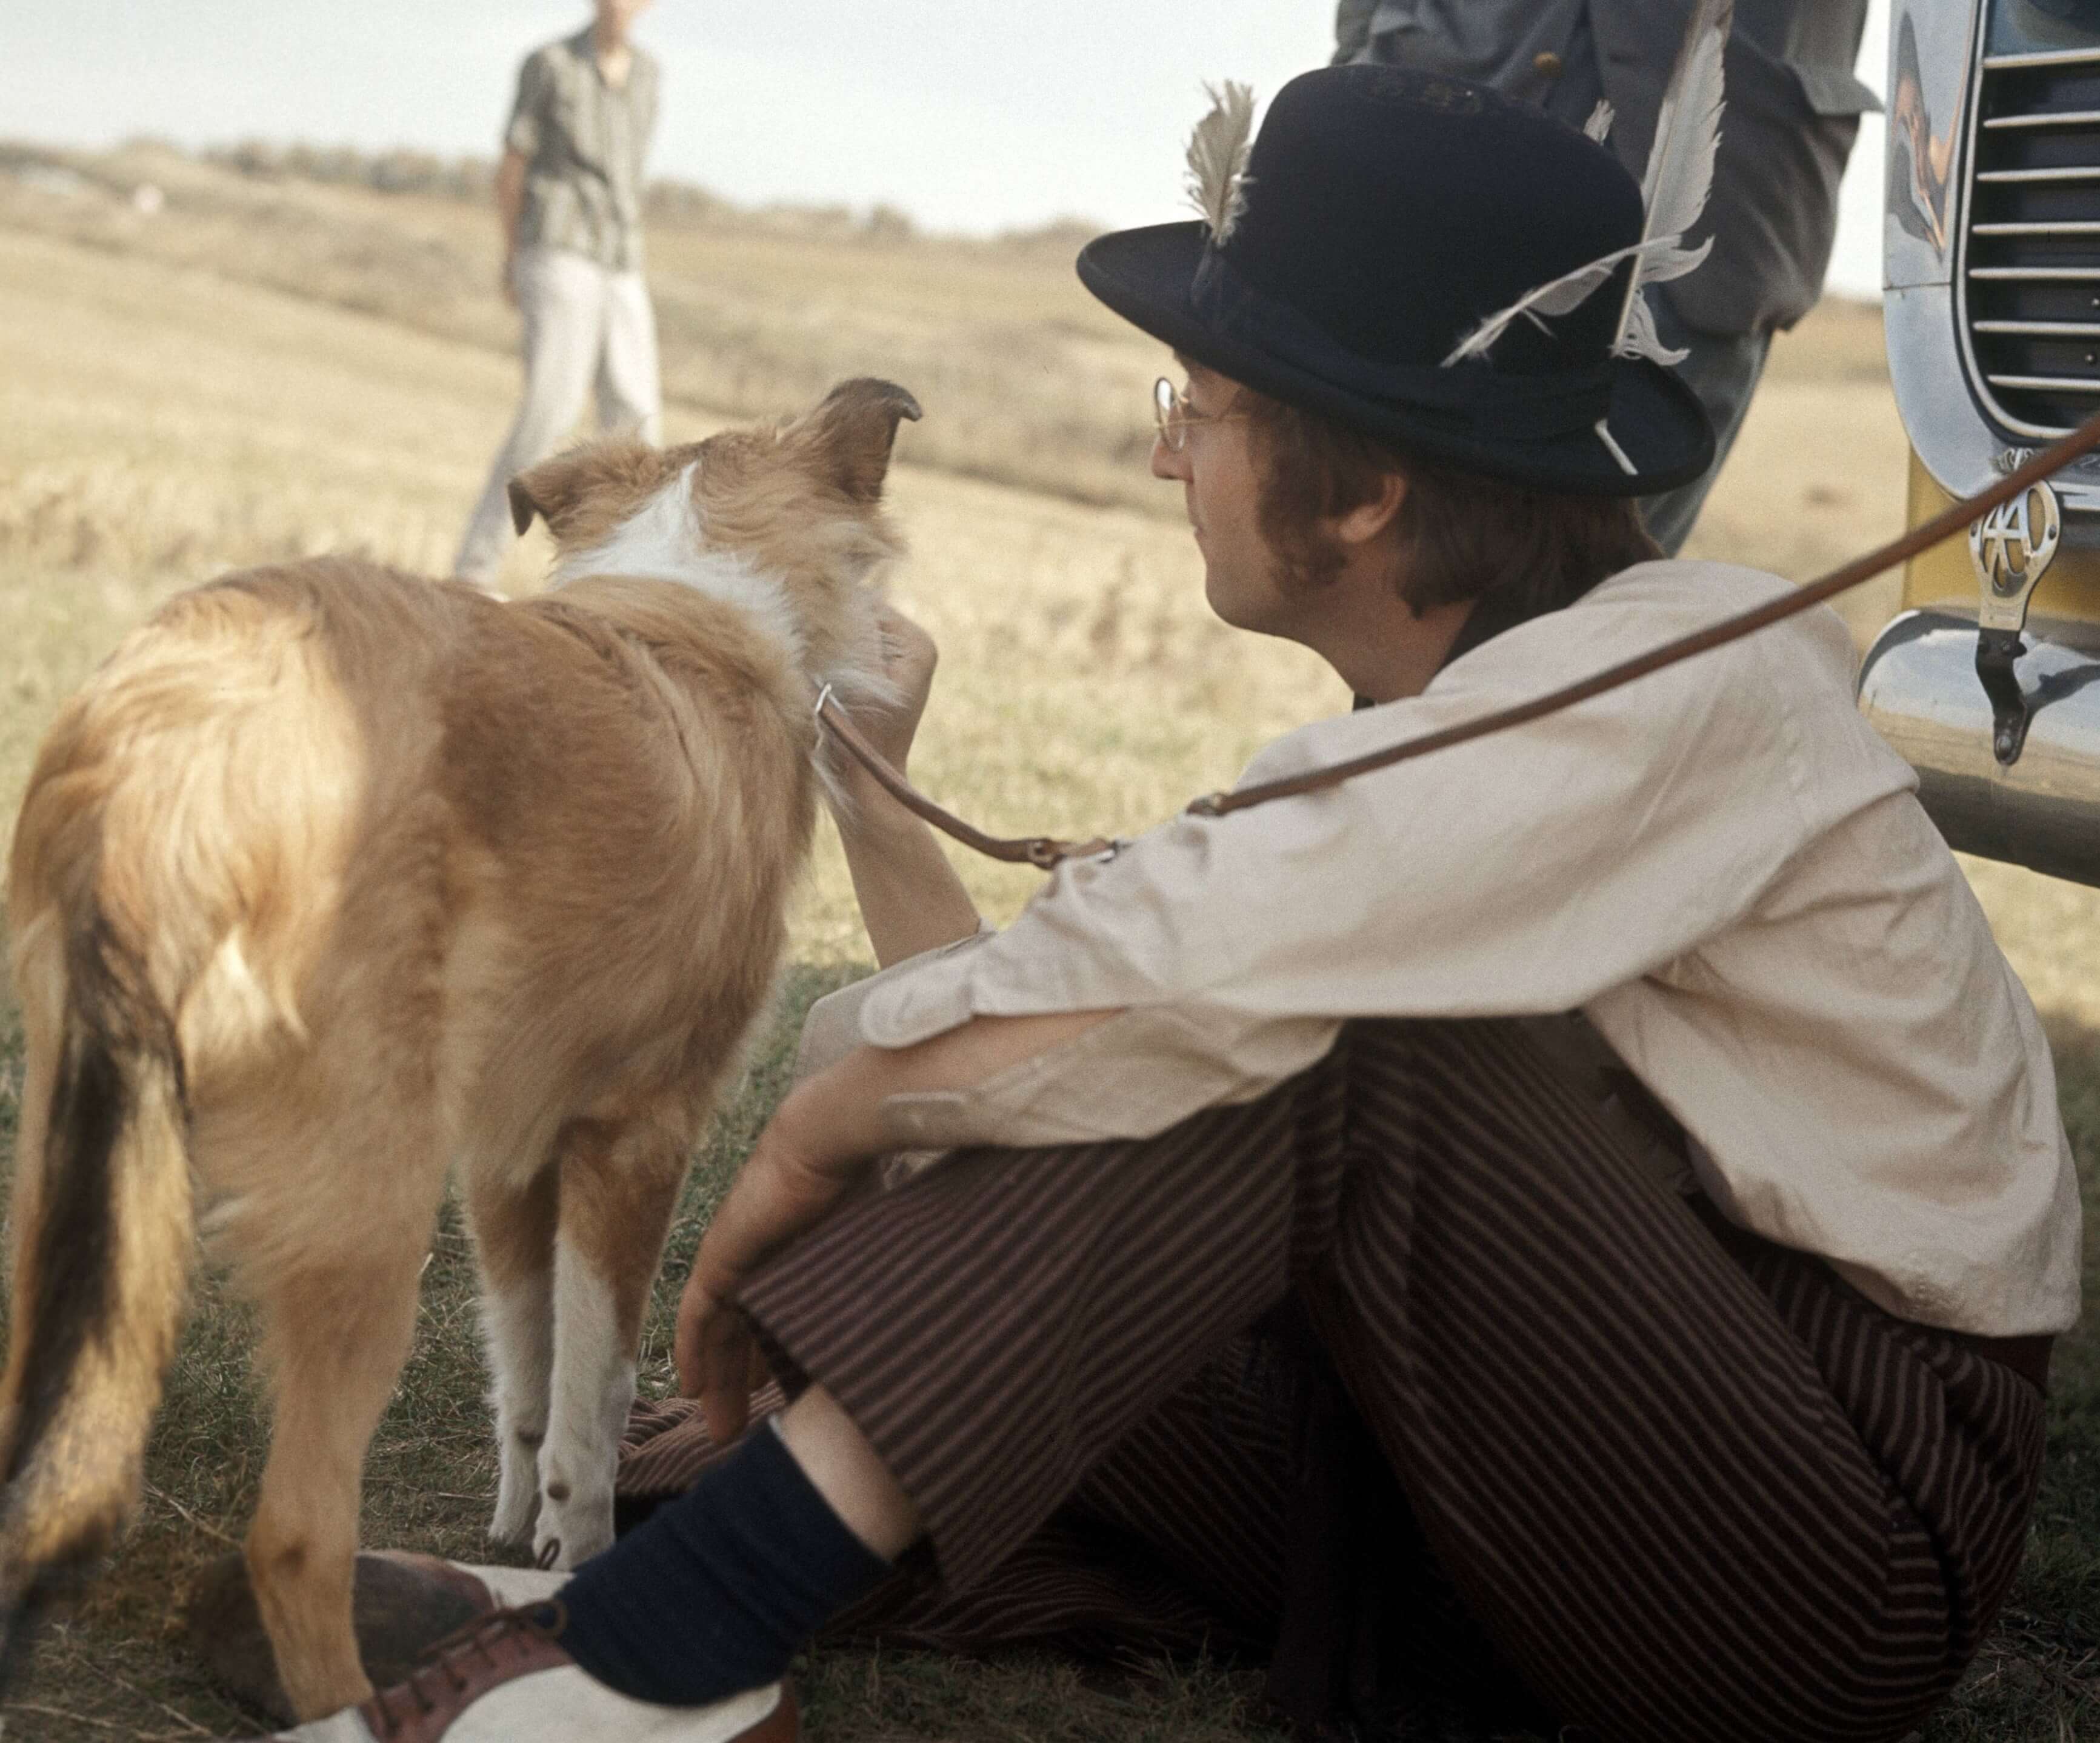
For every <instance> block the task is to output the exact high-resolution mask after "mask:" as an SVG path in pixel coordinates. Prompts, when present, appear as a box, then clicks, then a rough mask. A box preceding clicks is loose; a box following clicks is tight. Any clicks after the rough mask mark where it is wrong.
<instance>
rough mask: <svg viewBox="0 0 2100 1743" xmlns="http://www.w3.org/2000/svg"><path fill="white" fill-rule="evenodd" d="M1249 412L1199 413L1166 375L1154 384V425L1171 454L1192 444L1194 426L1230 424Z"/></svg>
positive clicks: (1187, 397)
mask: <svg viewBox="0 0 2100 1743" xmlns="http://www.w3.org/2000/svg"><path fill="white" fill-rule="evenodd" d="M1246 415H1247V414H1246V413H1244V412H1199V411H1198V410H1197V409H1196V408H1194V407H1193V406H1192V405H1190V404H1189V396H1188V395H1186V394H1185V393H1183V392H1182V391H1181V390H1180V388H1178V387H1176V386H1175V385H1174V384H1173V382H1170V381H1169V380H1167V377H1165V376H1163V375H1162V376H1161V377H1159V379H1158V381H1156V382H1154V383H1153V384H1152V422H1153V426H1154V428H1155V429H1156V430H1158V432H1159V439H1160V442H1161V443H1162V445H1163V446H1164V447H1165V448H1166V449H1167V452H1168V453H1170V454H1178V453H1180V452H1181V451H1182V449H1184V448H1186V447H1187V446H1188V445H1189V427H1190V426H1192V425H1194V424H1229V423H1232V422H1233V421H1235V420H1237V419H1239V418H1242V417H1246Z"/></svg>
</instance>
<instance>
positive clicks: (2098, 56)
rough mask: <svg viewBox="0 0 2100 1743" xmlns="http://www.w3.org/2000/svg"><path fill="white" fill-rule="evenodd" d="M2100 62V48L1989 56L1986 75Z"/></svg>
mask: <svg viewBox="0 0 2100 1743" xmlns="http://www.w3.org/2000/svg"><path fill="white" fill-rule="evenodd" d="M2093 61H2100V48H2045V49H2038V50H2036V51H2033V52H2032V53H2030V54H2025V55H1985V56H1984V57H1983V70H1984V71H1985V72H1986V73H2017V72H2018V71H2019V69H2020V68H2023V67H2076V66H2083V65H2085V64H2089V63H2090V62H2093Z"/></svg>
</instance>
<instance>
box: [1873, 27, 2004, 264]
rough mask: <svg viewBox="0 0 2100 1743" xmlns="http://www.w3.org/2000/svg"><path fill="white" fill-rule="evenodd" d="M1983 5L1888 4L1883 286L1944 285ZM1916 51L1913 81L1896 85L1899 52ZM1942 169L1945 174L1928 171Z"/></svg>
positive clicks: (1951, 251)
mask: <svg viewBox="0 0 2100 1743" xmlns="http://www.w3.org/2000/svg"><path fill="white" fill-rule="evenodd" d="M1981 10H1982V7H1981V0H1890V5H1889V35H1888V51H1889V81H1890V89H1889V92H1888V107H1889V124H1888V128H1887V133H1886V147H1885V149H1884V152H1883V154H1882V213H1883V218H1882V283H1883V285H1885V286H1887V287H1889V288H1891V289H1895V288H1900V287H1907V286H1909V285H1943V284H1945V283H1946V282H1947V280H1948V275H1949V274H1950V273H1951V272H1952V270H1953V255H1954V233H1955V226H1956V223H1957V214H1958V212H1959V210H1960V207H1961V202H1962V197H1963V194H1962V187H1961V179H1960V175H1959V173H1958V169H1957V166H1958V165H1959V164H1960V162H1961V142H1962V139H1963V138H1964V137H1965V135H1966V134H1967V132H1968V130H1969V95H1970V84H1971V80H1970V73H1971V71H1972V67H1971V60H1972V59H1973V57H1974V55H1975V54H1976V53H1977V51H1978V48H1979V42H1980V41H1981V39H1980V38H1979V37H1978V35H1977V15H1978V13H1979V11H1981ZM1904 41H1910V42H1915V43H1916V45H1917V64H1916V73H1917V78H1916V81H1915V82H1913V81H1912V80H1911V79H1910V78H1909V77H1900V78H1899V76H1898V68H1897V66H1896V63H1897V61H1898V60H1899V59H1903V60H1904V72H1905V73H1908V71H1909V70H1910V63H1909V60H1908V57H1904V56H1899V52H1898V44H1899V42H1904ZM1933 165H1943V166H1944V174H1941V173H1939V172H1938V171H1936V170H1935V169H1934V168H1933Z"/></svg>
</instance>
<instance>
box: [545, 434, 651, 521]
mask: <svg viewBox="0 0 2100 1743" xmlns="http://www.w3.org/2000/svg"><path fill="white" fill-rule="evenodd" d="M665 472H666V462H665V461H664V456H663V453H662V452H661V450H660V449H657V448H651V447H650V446H649V444H648V443H646V442H637V441H635V440H633V439H631V438H621V437H615V438H613V439H611V440H608V441H603V442H593V443H590V444H589V446H588V447H585V448H571V449H570V450H569V452H567V453H566V454H557V455H555V457H554V458H553V459H552V460H543V461H540V464H539V465H538V466H531V467H527V469H526V470H524V471H523V472H521V473H519V474H518V476H517V477H515V478H514V479H511V481H510V524H511V525H512V526H514V527H516V528H517V529H518V532H521V533H523V532H524V531H525V530H526V529H527V527H530V526H531V525H532V517H533V516H534V515H535V514H537V515H538V516H539V517H540V518H541V519H542V520H544V521H545V522H546V523H547V530H548V531H549V532H551V533H553V534H554V536H555V538H556V539H557V540H565V539H567V536H568V535H569V533H570V532H571V530H572V529H573V528H574V527H575V526H576V523H577V522H578V520H579V518H580V516H581V514H582V513H583V511H584V510H585V508H586V507H587V505H589V504H591V503H593V502H600V503H602V502H605V501H611V502H614V503H616V504H618V505H620V506H623V507H624V505H627V504H629V503H633V502H638V501H640V500H641V499H642V497H644V496H647V495H648V493H649V492H651V491H652V490H654V489H655V488H656V487H657V486H658V485H659V484H660V483H662V482H663V481H664V476H665Z"/></svg>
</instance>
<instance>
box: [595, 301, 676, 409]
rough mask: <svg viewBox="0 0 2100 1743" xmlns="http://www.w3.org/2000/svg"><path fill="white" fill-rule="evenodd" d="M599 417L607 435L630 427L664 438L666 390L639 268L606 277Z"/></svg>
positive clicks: (651, 310)
mask: <svg viewBox="0 0 2100 1743" xmlns="http://www.w3.org/2000/svg"><path fill="white" fill-rule="evenodd" d="M598 426H599V427H600V428H601V429H602V430H605V431H607V433H608V434H611V433H613V432H615V431H618V432H621V433H624V432H627V431H629V430H632V431H633V433H634V434H635V435H638V436H640V437H641V438H642V440H643V441H645V442H648V443H660V442H662V440H663V439H664V391H663V386H662V382H661V380H660V375H659V372H658V368H657V357H656V311H655V309H654V308H652V307H651V305H650V302H649V287H648V285H646V283H645V282H644V281H643V280H642V275H641V274H640V273H639V272H615V273H614V274H612V275H611V276H610V277H608V278H607V280H606V288H605V348H604V350H603V351H601V352H600V353H599V356H598Z"/></svg>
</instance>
